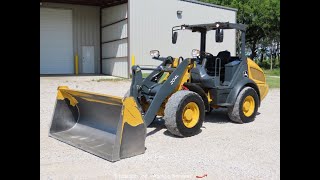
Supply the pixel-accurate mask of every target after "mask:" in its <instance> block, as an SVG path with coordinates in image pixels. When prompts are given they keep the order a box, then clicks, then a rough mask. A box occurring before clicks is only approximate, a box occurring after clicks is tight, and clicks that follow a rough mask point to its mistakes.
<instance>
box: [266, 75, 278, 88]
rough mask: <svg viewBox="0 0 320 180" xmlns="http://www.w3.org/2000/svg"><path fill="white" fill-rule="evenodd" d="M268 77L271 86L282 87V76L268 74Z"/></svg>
mask: <svg viewBox="0 0 320 180" xmlns="http://www.w3.org/2000/svg"><path fill="white" fill-rule="evenodd" d="M266 79H267V84H268V85H269V88H280V77H272V76H267V77H266Z"/></svg>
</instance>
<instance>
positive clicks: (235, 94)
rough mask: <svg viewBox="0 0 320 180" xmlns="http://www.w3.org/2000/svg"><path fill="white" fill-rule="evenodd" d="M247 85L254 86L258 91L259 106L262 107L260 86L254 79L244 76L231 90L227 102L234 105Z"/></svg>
mask: <svg viewBox="0 0 320 180" xmlns="http://www.w3.org/2000/svg"><path fill="white" fill-rule="evenodd" d="M246 86H249V87H252V88H253V89H254V90H255V91H256V92H257V93H258V97H259V103H258V107H260V92H259V89H258V86H257V84H256V83H255V82H254V81H253V80H251V79H249V78H243V79H242V80H241V81H239V82H238V83H237V84H235V85H234V87H233V89H232V90H231V92H230V94H229V96H228V98H227V101H226V103H230V104H232V105H234V103H235V102H236V99H237V97H238V94H239V93H240V91H241V90H242V89H243V88H244V87H246Z"/></svg>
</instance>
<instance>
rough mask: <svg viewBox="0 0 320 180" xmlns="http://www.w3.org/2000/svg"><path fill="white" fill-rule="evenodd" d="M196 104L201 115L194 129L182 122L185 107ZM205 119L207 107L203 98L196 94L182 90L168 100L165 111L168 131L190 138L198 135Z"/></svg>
mask: <svg viewBox="0 0 320 180" xmlns="http://www.w3.org/2000/svg"><path fill="white" fill-rule="evenodd" d="M189 102H194V103H196V104H197V105H198V107H199V111H200V115H199V120H198V122H197V124H196V125H195V126H193V127H192V128H187V127H186V126H185V125H184V124H183V121H182V113H183V109H184V107H185V106H186V105H187V104H188V103H189ZM204 118H205V107H204V102H203V100H202V98H201V96H200V95H199V94H197V93H195V92H192V91H187V90H181V91H177V92H176V93H174V94H173V95H172V96H171V97H170V98H169V100H168V102H167V104H166V107H165V110H164V117H163V119H164V121H165V126H166V127H167V129H168V131H169V132H170V133H171V134H173V135H176V136H180V137H190V136H193V135H195V134H198V133H199V131H200V128H201V127H202V124H203V121H204Z"/></svg>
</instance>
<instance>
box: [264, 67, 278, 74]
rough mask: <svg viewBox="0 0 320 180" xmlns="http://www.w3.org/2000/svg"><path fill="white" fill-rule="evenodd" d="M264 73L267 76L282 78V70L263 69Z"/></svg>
mask: <svg viewBox="0 0 320 180" xmlns="http://www.w3.org/2000/svg"><path fill="white" fill-rule="evenodd" d="M263 72H264V73H265V74H266V76H280V68H277V69H272V70H270V69H263Z"/></svg>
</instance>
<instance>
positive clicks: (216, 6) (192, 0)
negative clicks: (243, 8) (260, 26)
mask: <svg viewBox="0 0 320 180" xmlns="http://www.w3.org/2000/svg"><path fill="white" fill-rule="evenodd" d="M180 1H185V2H190V3H194V4H199V5H204V6H210V7H215V8H220V9H226V10H231V11H236V12H237V11H238V9H236V8H231V7H226V6H220V5H216V4H211V3H205V2H201V1H196V0H180Z"/></svg>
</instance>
